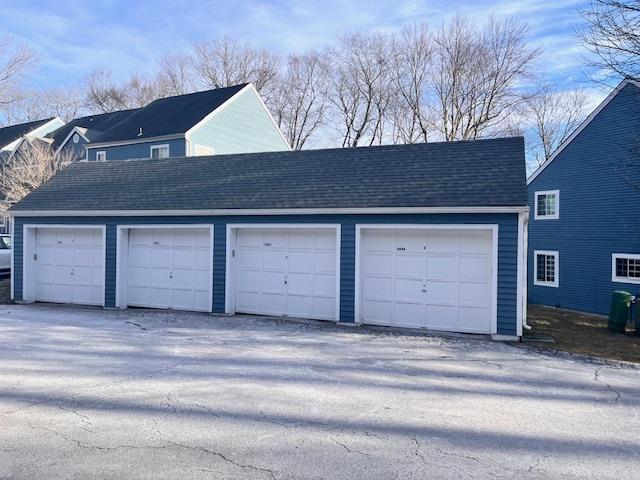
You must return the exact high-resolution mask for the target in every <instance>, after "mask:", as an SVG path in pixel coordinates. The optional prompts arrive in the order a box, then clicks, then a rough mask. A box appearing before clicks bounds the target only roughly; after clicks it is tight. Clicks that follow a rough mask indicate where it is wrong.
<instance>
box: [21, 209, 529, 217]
mask: <svg viewBox="0 0 640 480" xmlns="http://www.w3.org/2000/svg"><path fill="white" fill-rule="evenodd" d="M528 211H529V207H523V206H512V207H508V206H507V207H379V208H277V209H210V210H206V209H203V210H16V211H11V210H9V215H10V216H11V217H126V216H134V217H156V216H177V217H180V216H203V215H207V216H208V215H220V216H228V215H332V214H351V215H354V214H376V215H380V214H407V213H423V214H424V213H478V214H480V213H524V212H528Z"/></svg>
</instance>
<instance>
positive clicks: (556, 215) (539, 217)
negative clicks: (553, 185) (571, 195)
mask: <svg viewBox="0 0 640 480" xmlns="http://www.w3.org/2000/svg"><path fill="white" fill-rule="evenodd" d="M541 195H555V197H556V213H554V214H553V215H540V214H538V197H539V196H541ZM533 211H534V218H535V219H536V220H558V219H559V218H560V190H541V191H538V192H535V193H534V210H533Z"/></svg>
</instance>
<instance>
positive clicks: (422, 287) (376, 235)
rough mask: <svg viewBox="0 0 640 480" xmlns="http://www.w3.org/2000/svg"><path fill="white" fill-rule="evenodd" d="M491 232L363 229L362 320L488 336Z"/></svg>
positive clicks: (490, 323)
mask: <svg viewBox="0 0 640 480" xmlns="http://www.w3.org/2000/svg"><path fill="white" fill-rule="evenodd" d="M492 255H493V244H492V232H491V231H490V230H480V229H478V230H471V229H469V230H466V229H465V230H461V229H460V230H456V229H454V228H452V229H420V228H418V229H401V228H400V229H375V228H373V229H364V230H363V231H362V235H361V256H360V262H361V263H360V268H361V279H360V282H361V293H360V296H361V303H360V308H361V312H362V313H361V320H362V321H363V322H365V323H373V324H378V325H393V326H402V327H416V328H431V329H440V330H449V331H460V332H473V333H491V327H492V298H493V295H494V294H495V293H494V292H493V278H492V268H493V258H492Z"/></svg>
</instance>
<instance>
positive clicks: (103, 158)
mask: <svg viewBox="0 0 640 480" xmlns="http://www.w3.org/2000/svg"><path fill="white" fill-rule="evenodd" d="M101 155H102V159H100V158H99V157H100V156H101ZM106 161H107V151H106V150H99V151H97V152H96V162H106Z"/></svg>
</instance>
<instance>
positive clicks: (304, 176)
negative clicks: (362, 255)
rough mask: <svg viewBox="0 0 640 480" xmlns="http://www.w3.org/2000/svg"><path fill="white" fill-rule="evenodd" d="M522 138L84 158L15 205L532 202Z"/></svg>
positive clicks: (46, 207) (64, 207)
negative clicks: (165, 156)
mask: <svg viewBox="0 0 640 480" xmlns="http://www.w3.org/2000/svg"><path fill="white" fill-rule="evenodd" d="M526 192H527V189H526V181H525V162H524V141H523V139H522V138H520V137H518V138H504V139H490V140H476V141H468V142H449V143H429V144H416V145H389V146H380V147H366V148H351V149H326V150H303V151H299V152H270V153H253V154H242V155H218V156H211V157H191V158H171V159H162V160H131V161H110V162H102V163H95V162H80V163H75V164H72V165H70V166H69V167H67V168H66V169H65V170H64V171H62V172H60V173H59V174H58V175H56V176H55V177H54V178H53V179H52V180H51V181H49V182H48V183H47V184H45V185H44V186H42V187H41V188H39V189H38V190H36V191H35V192H33V193H32V194H31V195H29V196H27V197H26V198H25V199H23V200H22V201H21V202H20V203H18V204H17V205H16V206H15V207H14V209H13V210H15V211H19V210H94V209H97V210H158V209H167V210H174V209H176V210H180V209H189V210H190V209H268V208H335V207H351V208H365V207H474V206H525V205H526V204H527V194H526Z"/></svg>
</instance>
